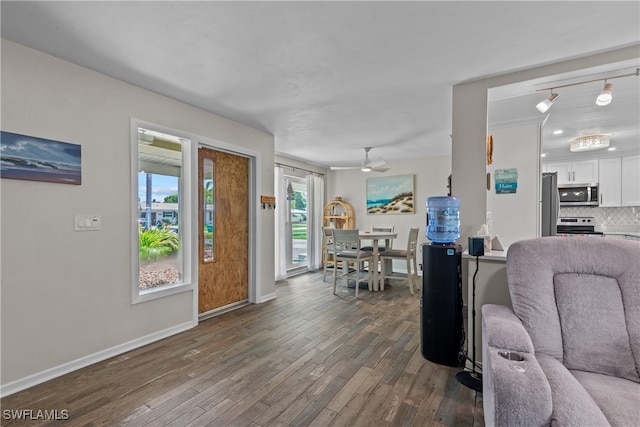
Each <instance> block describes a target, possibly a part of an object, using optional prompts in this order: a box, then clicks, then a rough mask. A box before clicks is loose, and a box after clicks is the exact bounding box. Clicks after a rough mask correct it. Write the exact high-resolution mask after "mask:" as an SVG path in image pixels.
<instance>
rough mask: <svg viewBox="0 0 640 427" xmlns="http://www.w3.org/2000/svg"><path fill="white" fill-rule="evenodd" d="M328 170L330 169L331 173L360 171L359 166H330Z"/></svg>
mask: <svg viewBox="0 0 640 427" xmlns="http://www.w3.org/2000/svg"><path fill="white" fill-rule="evenodd" d="M329 169H331V170H332V171H344V170H353V169H360V166H331V167H330V168H329Z"/></svg>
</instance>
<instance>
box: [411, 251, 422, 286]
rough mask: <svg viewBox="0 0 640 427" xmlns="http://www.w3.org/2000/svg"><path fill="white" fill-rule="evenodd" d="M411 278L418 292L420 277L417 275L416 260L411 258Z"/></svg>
mask: <svg viewBox="0 0 640 427" xmlns="http://www.w3.org/2000/svg"><path fill="white" fill-rule="evenodd" d="M413 280H414V284H415V286H416V289H417V290H418V292H420V291H421V290H422V284H421V283H420V277H419V276H418V261H417V260H416V259H415V258H413Z"/></svg>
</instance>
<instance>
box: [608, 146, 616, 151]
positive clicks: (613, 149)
mask: <svg viewBox="0 0 640 427" xmlns="http://www.w3.org/2000/svg"><path fill="white" fill-rule="evenodd" d="M607 150H608V151H616V147H609V148H607Z"/></svg>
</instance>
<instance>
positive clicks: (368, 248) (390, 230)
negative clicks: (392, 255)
mask: <svg viewBox="0 0 640 427" xmlns="http://www.w3.org/2000/svg"><path fill="white" fill-rule="evenodd" d="M393 228H394V227H393V226H391V227H371V231H372V232H376V231H378V232H381V233H393ZM386 241H388V242H389V247H388V248H387V247H386V243H385V245H382V246H380V245H378V252H382V251H384V250H387V249H391V248H392V247H393V239H386ZM360 250H362V251H373V246H364V247H362V248H360Z"/></svg>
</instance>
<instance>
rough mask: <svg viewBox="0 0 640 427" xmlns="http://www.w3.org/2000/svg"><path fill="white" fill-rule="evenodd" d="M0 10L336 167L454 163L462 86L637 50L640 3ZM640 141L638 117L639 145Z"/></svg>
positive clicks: (112, 67) (12, 32)
mask: <svg viewBox="0 0 640 427" xmlns="http://www.w3.org/2000/svg"><path fill="white" fill-rule="evenodd" d="M1 7H2V36H3V37H5V38H7V39H9V40H13V41H15V42H17V43H20V44H23V45H26V46H29V47H32V48H34V49H37V50H40V51H43V52H45V53H48V54H51V55H54V56H57V57H60V58H62V59H65V60H68V61H71V62H74V63H77V64H79V65H82V66H85V67H87V68H90V69H94V70H97V71H99V72H101V73H104V74H106V75H109V76H113V77H115V78H118V79H120V80H123V81H126V82H129V83H132V84H135V85H138V86H141V87H143V88H146V89H149V90H152V91H154V92H157V93H160V94H163V95H166V96H170V97H172V98H175V99H178V100H181V101H184V102H186V103H189V104H192V105H195V106H198V107H200V108H203V109H205V110H208V111H211V112H213V113H216V114H218V115H221V116H224V117H227V118H230V119H233V120H236V121H239V122H241V123H245V124H247V125H249V126H252V127H254V128H257V129H260V130H263V131H266V132H269V133H271V134H273V135H274V136H275V144H276V151H277V152H278V153H281V154H284V155H288V156H291V157H294V158H299V159H303V160H307V161H310V162H313V163H317V164H322V165H326V166H330V165H335V166H346V165H353V164H358V163H359V162H360V160H361V159H362V157H363V150H362V148H363V147H366V146H370V147H375V148H374V149H373V150H372V151H371V157H372V158H377V157H383V158H385V159H387V160H397V159H408V158H416V157H425V156H429V155H443V154H449V153H450V152H451V142H450V138H449V134H450V133H451V88H452V86H453V85H454V84H456V83H459V82H463V81H468V80H473V79H477V78H480V77H483V76H491V75H497V74H503V73H506V72H511V71H517V70H522V69H526V68H531V67H535V66H539V65H543V64H549V63H553V62H557V61H561V60H565V59H567V58H575V57H580V56H585V55H589V54H593V53H596V52H601V51H604V50H608V49H613V48H617V47H622V46H629V45H631V44H634V43H638V42H639V41H640V24H639V22H640V3H639V2H636V1H631V2H630V1H626V2H611V1H607V2H605V1H601V2H596V1H589V2H575V1H571V2H504V1H500V2H481V1H473V2H458V1H447V2H391V1H389V2H366V1H363V2H268V1H267V2H186V1H185V2H182V1H180V2H133V1H129V2H28V1H22V2H10V1H2V5H1ZM601 28H606V31H596V29H601ZM633 80H635V81H637V80H638V78H633ZM620 83H622V82H621V81H620ZM617 87H618V82H617V81H616V82H614V100H615V103H617V104H618V105H619V106H621V104H622V97H620V96H619V94H618V91H617ZM519 89H520V90H523V89H522V88H519ZM632 90H635V92H631V93H632V94H635V95H636V96H635V100H636V101H637V98H638V97H637V95H638V91H637V86H635V87H634V88H633V89H632ZM533 91H534V88H533V87H529V88H524V92H523V93H525V94H526V93H528V95H527V96H529V97H530V98H531V99H532V100H535V101H533V103H534V104H535V103H536V102H537V100H538V98H541V96H540V94H539V93H538V94H534V95H531V93H532V92H533ZM594 96H595V95H594ZM508 98H510V99H511V101H510V102H516V100H515V98H513V97H512V96H511V95H509V96H508ZM570 98H571V97H570V96H569V95H568V94H562V95H561V100H562V101H563V102H564V100H565V99H570ZM503 102H506V101H503ZM529 102H530V101H528V100H527V101H526V103H527V105H528V103H529ZM560 105H561V104H560V101H559V102H558V103H556V105H554V107H553V108H554V109H555V108H556V107H559V106H560ZM565 105H568V102H565ZM612 105H613V104H612ZM518 108H526V107H525V104H522V106H519V107H517V108H515V107H513V108H512V107H509V106H506V107H501V108H499V109H492V110H491V111H493V116H492V117H491V119H492V120H494V121H498V122H504V121H513V120H517V119H518V118H514V117H512V115H509V114H505V115H504V116H499V115H498V111H507V112H514V111H516V110H517V109H518ZM635 108H636V111H637V105H636V107H635ZM557 111H560V109H559V108H558V109H557ZM537 114H539V113H537ZM578 116H580V114H577V113H576V117H578ZM553 118H554V115H551V116H550V118H549V125H550V124H551V123H552V122H551V120H552V119H553ZM578 119H579V117H578ZM589 120H592V119H589ZM564 124H567V123H566V122H565V123H564ZM576 126H577V125H576ZM631 127H633V125H632V126H631ZM637 128H638V123H637V115H636V122H635V130H636V136H635V141H636V144H637V141H638V136H637V131H638V129H637Z"/></svg>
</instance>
